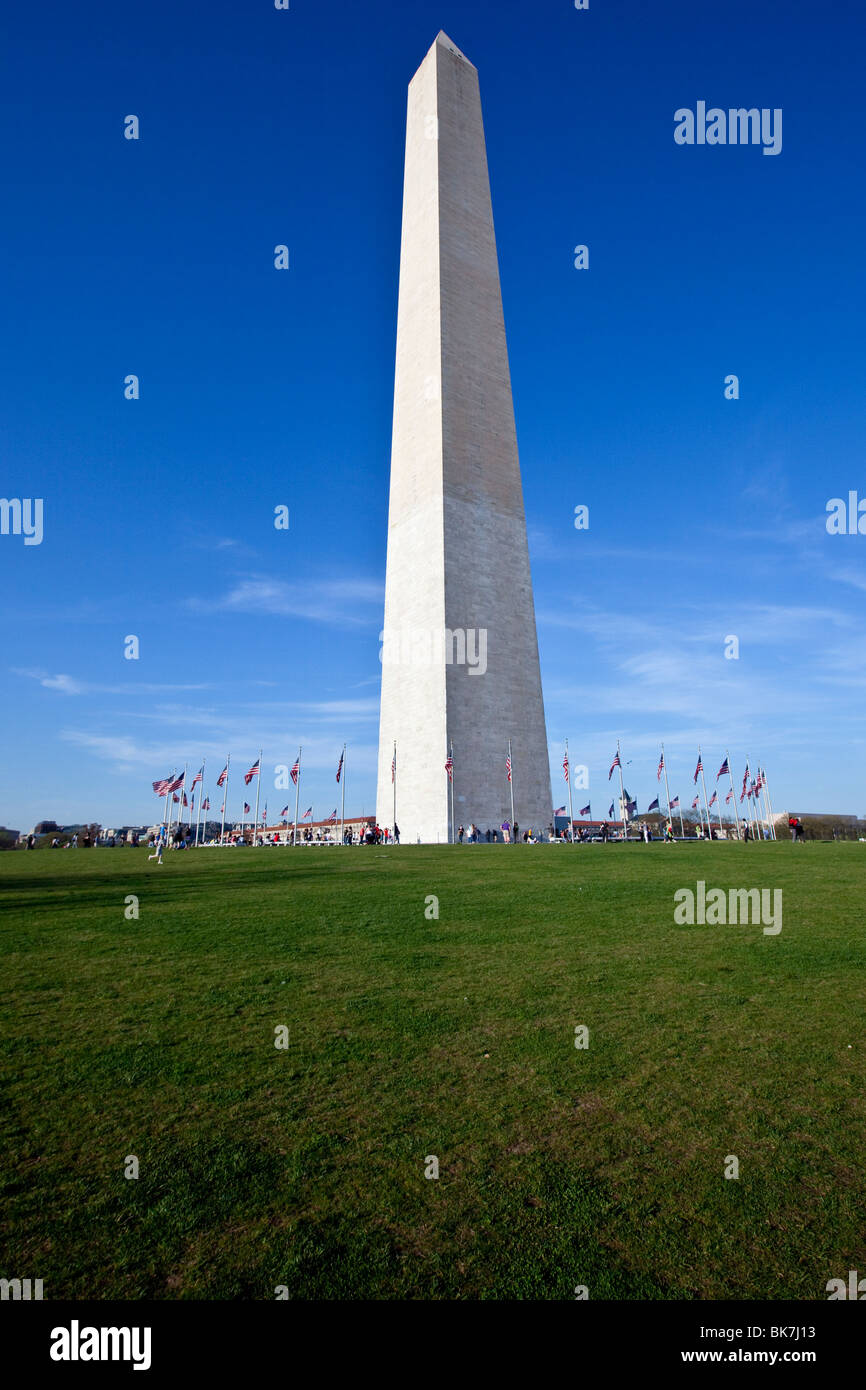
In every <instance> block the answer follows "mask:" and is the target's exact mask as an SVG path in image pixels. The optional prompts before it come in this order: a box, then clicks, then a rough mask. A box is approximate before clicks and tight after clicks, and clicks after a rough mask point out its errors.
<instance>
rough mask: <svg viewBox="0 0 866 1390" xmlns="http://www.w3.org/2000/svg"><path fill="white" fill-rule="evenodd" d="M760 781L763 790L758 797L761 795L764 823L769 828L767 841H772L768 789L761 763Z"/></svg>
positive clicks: (759, 770) (759, 767)
mask: <svg viewBox="0 0 866 1390" xmlns="http://www.w3.org/2000/svg"><path fill="white" fill-rule="evenodd" d="M758 781H759V782H760V784H761V789H760V791H759V793H758V795H759V796H760V798H761V803H760V804H761V815H762V823H763V824H764V825H766V827H767V839H768V840H771V839H772V838H773V827H772V826H771V825H770V813H769V809H768V802H767V787H766V783H765V782H764V769H763V768H762V767H761V764H760V763H758Z"/></svg>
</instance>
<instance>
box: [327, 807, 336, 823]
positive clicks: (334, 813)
mask: <svg viewBox="0 0 866 1390" xmlns="http://www.w3.org/2000/svg"><path fill="white" fill-rule="evenodd" d="M336 819H337V808H336V806H335V807H334V809H333V811H332V812H331V814H330V815H329V816H328V820H329V821H332V820H336Z"/></svg>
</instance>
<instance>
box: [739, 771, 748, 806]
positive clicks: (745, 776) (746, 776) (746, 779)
mask: <svg viewBox="0 0 866 1390" xmlns="http://www.w3.org/2000/svg"><path fill="white" fill-rule="evenodd" d="M748 780H749V764H748V763H746V770H745V772H744V773H743V791H745V790H746V783H747V782H748ZM742 799H743V798H742V797H740V800H741V801H742Z"/></svg>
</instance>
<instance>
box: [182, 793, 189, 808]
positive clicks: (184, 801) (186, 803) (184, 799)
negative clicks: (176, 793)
mask: <svg viewBox="0 0 866 1390" xmlns="http://www.w3.org/2000/svg"><path fill="white" fill-rule="evenodd" d="M183 804H184V806H189V802H188V801H187V799H186V792H184V794H183Z"/></svg>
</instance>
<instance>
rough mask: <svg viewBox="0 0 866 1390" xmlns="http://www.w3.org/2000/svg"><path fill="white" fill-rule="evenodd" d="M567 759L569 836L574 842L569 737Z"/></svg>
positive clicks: (566, 742) (566, 747)
mask: <svg viewBox="0 0 866 1390" xmlns="http://www.w3.org/2000/svg"><path fill="white" fill-rule="evenodd" d="M565 761H566V763H567V764H568V838H569V840H570V841H571V843H572V844H574V802H573V801H572V799H571V760H570V758H569V756H568V739H566V740H565ZM554 833H555V832H554Z"/></svg>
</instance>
